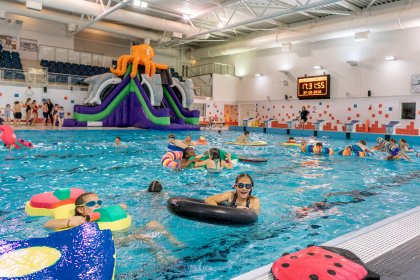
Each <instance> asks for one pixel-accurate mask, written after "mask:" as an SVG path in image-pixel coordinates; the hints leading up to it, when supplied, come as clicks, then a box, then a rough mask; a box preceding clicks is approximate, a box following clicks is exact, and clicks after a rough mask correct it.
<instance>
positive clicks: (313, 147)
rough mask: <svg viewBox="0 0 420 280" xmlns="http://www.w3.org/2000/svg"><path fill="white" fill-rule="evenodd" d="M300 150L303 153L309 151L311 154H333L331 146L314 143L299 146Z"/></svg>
mask: <svg viewBox="0 0 420 280" xmlns="http://www.w3.org/2000/svg"><path fill="white" fill-rule="evenodd" d="M301 150H302V152H304V153H311V154H317V155H322V154H324V155H333V154H334V150H333V149H332V148H328V147H324V146H321V147H318V146H316V145H312V144H310V145H303V146H302V147H301Z"/></svg>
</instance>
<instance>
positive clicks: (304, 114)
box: [300, 110, 309, 122]
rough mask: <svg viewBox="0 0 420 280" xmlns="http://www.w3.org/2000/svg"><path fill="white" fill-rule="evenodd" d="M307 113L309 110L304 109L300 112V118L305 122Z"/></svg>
mask: <svg viewBox="0 0 420 280" xmlns="http://www.w3.org/2000/svg"><path fill="white" fill-rule="evenodd" d="M308 114H309V111H306V110H304V111H302V112H300V119H301V120H303V121H304V122H306V121H307V120H308V118H307V117H306V116H307V115H308Z"/></svg>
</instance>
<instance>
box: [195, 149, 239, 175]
mask: <svg viewBox="0 0 420 280" xmlns="http://www.w3.org/2000/svg"><path fill="white" fill-rule="evenodd" d="M209 155H210V157H209V158H208V159H206V160H203V161H196V162H195V165H194V167H201V166H205V167H206V168H207V169H217V170H221V169H223V168H227V169H232V168H233V165H232V159H231V155H230V154H229V153H227V154H226V160H222V159H221V158H220V152H219V149H217V148H212V149H210V150H209Z"/></svg>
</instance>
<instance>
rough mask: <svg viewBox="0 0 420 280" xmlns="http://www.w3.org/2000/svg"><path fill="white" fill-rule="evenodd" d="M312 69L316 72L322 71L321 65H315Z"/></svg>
mask: <svg viewBox="0 0 420 280" xmlns="http://www.w3.org/2000/svg"><path fill="white" fill-rule="evenodd" d="M312 68H314V69H316V70H319V69H322V66H321V65H315V66H314V67H312Z"/></svg>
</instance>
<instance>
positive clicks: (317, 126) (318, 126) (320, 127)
mask: <svg viewBox="0 0 420 280" xmlns="http://www.w3.org/2000/svg"><path fill="white" fill-rule="evenodd" d="M326 122H327V121H326V120H317V121H316V122H314V126H315V130H318V131H322V130H323V129H324V123H326Z"/></svg>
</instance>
